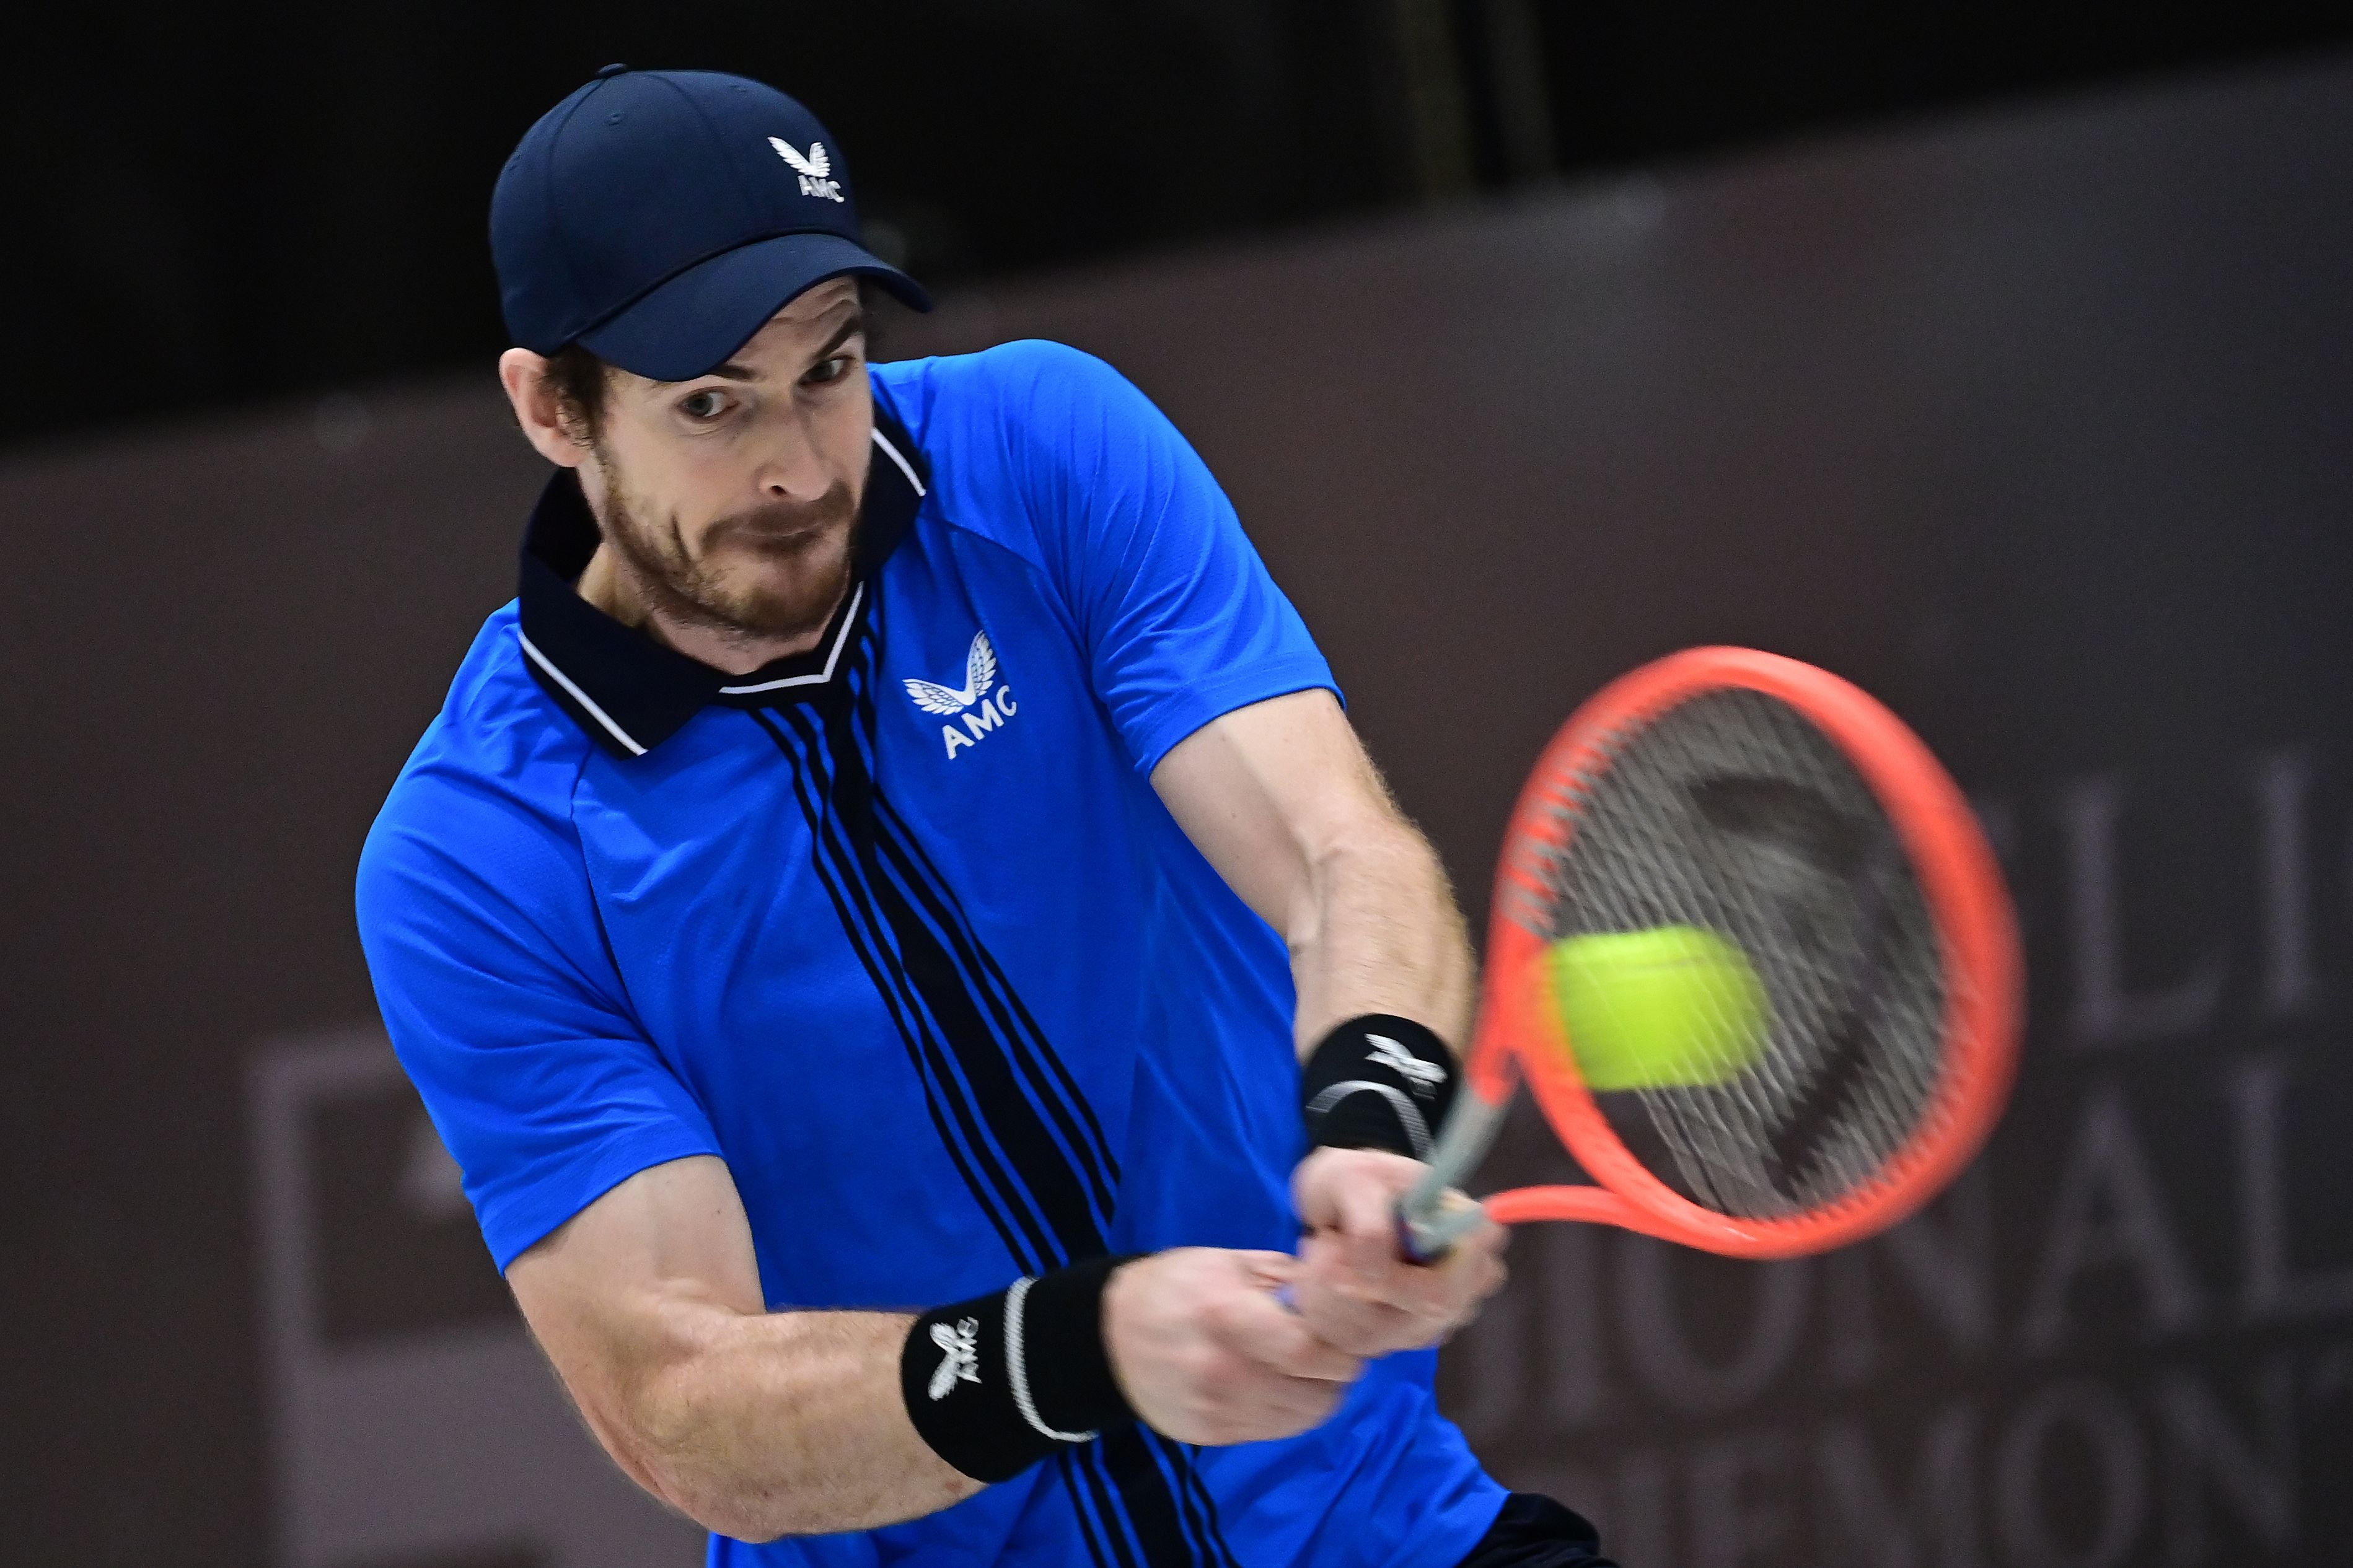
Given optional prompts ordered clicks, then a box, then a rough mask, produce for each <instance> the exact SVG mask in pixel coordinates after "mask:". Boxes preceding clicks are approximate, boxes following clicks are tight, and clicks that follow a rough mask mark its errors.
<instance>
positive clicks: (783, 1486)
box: [575, 1301, 980, 1541]
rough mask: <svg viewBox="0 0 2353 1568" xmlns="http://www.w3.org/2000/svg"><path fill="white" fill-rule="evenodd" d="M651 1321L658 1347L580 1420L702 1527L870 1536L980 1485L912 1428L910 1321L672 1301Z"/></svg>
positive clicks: (586, 1404) (754, 1534) (761, 1536)
mask: <svg viewBox="0 0 2353 1568" xmlns="http://www.w3.org/2000/svg"><path fill="white" fill-rule="evenodd" d="M653 1321H654V1322H655V1323H657V1324H658V1326H654V1327H649V1330H648V1332H649V1333H650V1334H656V1335H659V1337H660V1339H661V1340H662V1341H663V1343H662V1344H661V1345H659V1347H654V1346H648V1347H645V1349H646V1351H647V1352H648V1353H647V1354H646V1355H645V1356H644V1357H643V1358H642V1359H641V1360H640V1361H639V1363H638V1364H639V1365H640V1366H641V1367H643V1368H645V1370H644V1372H643V1373H642V1374H641V1375H640V1376H639V1377H638V1378H637V1379H636V1380H635V1383H634V1385H633V1386H631V1387H628V1388H627V1389H622V1390H616V1391H615V1392H614V1394H613V1395H612V1397H611V1399H610V1400H609V1401H608V1402H592V1401H591V1400H589V1399H586V1398H584V1399H583V1400H582V1401H581V1405H582V1409H583V1410H584V1412H586V1415H588V1418H589V1424H590V1426H593V1427H595V1428H596V1434H597V1436H599V1437H600V1438H602V1439H603V1440H604V1443H605V1446H606V1447H607V1448H608V1449H610V1450H611V1451H612V1453H613V1455H614V1458H617V1459H618V1460H619V1461H620V1463H621V1465H622V1468H625V1469H627V1470H628V1472H629V1473H630V1474H631V1475H632V1476H633V1477H635V1478H636V1479H637V1480H638V1482H639V1484H641V1485H643V1486H645V1487H646V1488H647V1489H649V1490H651V1491H653V1492H654V1493H655V1494H656V1495H658V1496H659V1497H661V1498H663V1499H664V1500H667V1501H669V1502H670V1504H671V1505H672V1506H673V1507H675V1508H677V1509H679V1510H681V1511H682V1512H684V1513H685V1514H687V1515H688V1516H689V1517H691V1519H693V1520H694V1521H696V1522H697V1523H699V1524H701V1525H702V1526H703V1527H704V1528H706V1529H709V1530H713V1531H718V1532H719V1533H721V1534H723V1535H732V1536H735V1537H737V1538H739V1539H743V1540H749V1541H764V1540H770V1539H773V1538H775V1537H776V1536H779V1535H804V1534H817V1533H823V1532H828V1531H843V1530H865V1529H871V1528H872V1527H874V1526H876V1525H881V1524H888V1523H893V1522H896V1521H900V1520H905V1519H913V1518H916V1517H918V1516H919V1515H923V1514H927V1513H933V1512H935V1511H937V1510H940V1509H943V1508H945V1507H947V1506H948V1505H949V1504H950V1503H953V1502H956V1501H958V1500H962V1499H964V1498H965V1497H969V1496H970V1495H972V1494H973V1493H974V1492H976V1491H978V1490H979V1489H980V1483H979V1482H978V1481H976V1480H974V1479H971V1478H970V1477H968V1476H965V1475H963V1474H961V1473H960V1472H958V1471H957V1470H955V1468H952V1467H951V1466H949V1465H948V1464H947V1462H946V1461H945V1460H944V1459H942V1458H940V1457H939V1456H938V1455H937V1454H935V1453H934V1452H933V1451H932V1449H931V1448H930V1447H929V1446H928V1445H926V1444H925V1443H924V1441H923V1438H922V1437H921V1436H918V1435H917V1433H916V1431H915V1428H914V1426H913V1423H912V1422H910V1421H909V1419H908V1417H907V1413H906V1408H905V1405H904V1403H903V1402H902V1398H901V1394H900V1380H899V1356H900V1349H901V1346H902V1343H903V1342H905V1340H906V1337H907V1328H908V1325H909V1323H910V1322H911V1321H913V1320H912V1318H910V1317H908V1316H906V1315H904V1314H901V1313H892V1312H770V1313H744V1312H737V1311H734V1310H731V1309H728V1308H726V1307H723V1306H720V1305H718V1304H716V1303H710V1302H700V1301H680V1302H672V1303H669V1304H667V1305H666V1306H665V1307H664V1309H663V1310H661V1311H660V1312H659V1314H657V1315H655V1318H654V1320H653ZM580 1392H582V1391H578V1390H575V1394H577V1393H580ZM599 1403H604V1404H607V1407H606V1408H598V1407H597V1405H598V1404H599Z"/></svg>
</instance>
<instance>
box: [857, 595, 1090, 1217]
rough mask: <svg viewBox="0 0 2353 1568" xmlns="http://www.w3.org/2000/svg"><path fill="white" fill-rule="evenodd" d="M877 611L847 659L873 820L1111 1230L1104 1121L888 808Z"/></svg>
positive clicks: (926, 854)
mask: <svg viewBox="0 0 2353 1568" xmlns="http://www.w3.org/2000/svg"><path fill="white" fill-rule="evenodd" d="M870 626H871V627H872V628H873V631H872V635H871V637H866V638H861V639H860V646H859V647H858V649H857V652H856V653H855V655H854V656H853V658H852V668H851V672H850V676H849V681H848V685H849V687H850V689H852V690H853V691H854V692H855V694H856V695H855V702H856V709H857V716H858V731H859V738H860V740H862V741H863V742H864V751H863V755H864V757H865V758H866V760H867V765H868V768H869V770H870V772H871V773H873V774H874V775H876V776H875V784H874V806H875V811H876V815H877V817H878V820H879V822H880V824H881V827H882V828H883V829H884V833H883V836H882V841H883V842H884V843H885V844H887V845H889V846H890V847H892V849H893V851H894V852H895V853H896V854H898V855H899V856H901V857H902V875H903V876H904V877H905V878H906V879H907V882H908V884H909V887H910V889H912V890H913V891H914V892H915V893H916V895H917V897H918V898H919V899H920V900H922V901H923V904H924V906H925V910H926V912H927V913H928V915H929V916H930V918H931V920H932V921H933V922H934V925H935V926H936V927H937V928H938V930H939V931H940V932H941V934H942V935H943V937H944V939H945V940H946V941H947V942H948V943H949V944H950V946H951V948H952V949H953V950H954V952H955V954H956V956H957V957H958V958H959V959H960V960H961V961H962V963H963V964H964V967H965V972H966V973H967V974H968V975H970V976H971V979H972V981H973V982H974V984H973V985H972V987H971V989H972V990H973V993H974V994H975V995H976V996H977V997H978V999H979V1000H980V1002H981V1003H982V1005H984V1006H985V1007H986V1008H987V1010H988V1012H989V1013H990V1015H991V1022H992V1023H993V1024H994V1025H995V1026H996V1033H997V1038H998V1039H999V1040H1000V1041H1001V1042H1003V1044H1004V1046H1005V1047H1006V1049H1007V1050H1008V1053H1010V1055H1011V1057H1012V1059H1013V1062H1014V1065H1015V1067H1016V1068H1017V1069H1018V1071H1019V1072H1020V1074H1021V1076H1022V1077H1023V1079H1024V1080H1025V1081H1026V1082H1027V1083H1028V1085H1029V1091H1030V1094H1031V1096H1032V1098H1034V1099H1035V1100H1038V1101H1039V1104H1040V1105H1042V1106H1043V1107H1045V1109H1046V1111H1047V1114H1048V1116H1049V1118H1050V1120H1051V1121H1053V1122H1054V1124H1055V1126H1056V1128H1057V1129H1058V1131H1060V1132H1061V1134H1062V1138H1063V1141H1064V1142H1065V1143H1066V1144H1067V1146H1068V1147H1069V1148H1070V1150H1071V1152H1072V1153H1073V1154H1075V1155H1076V1156H1077V1158H1078V1162H1079V1165H1080V1169H1081V1172H1082V1174H1083V1175H1084V1176H1085V1178H1086V1180H1087V1183H1088V1185H1089V1187H1090V1188H1091V1189H1092V1194H1093V1197H1094V1200H1095V1205H1096V1209H1097V1212H1098V1215H1099V1218H1100V1221H1101V1223H1102V1225H1103V1226H1104V1227H1106V1228H1107V1227H1108V1226H1109V1225H1110V1222H1111V1212H1112V1208H1113V1203H1114V1201H1115V1200H1114V1197H1113V1188H1114V1187H1115V1185H1116V1184H1117V1182H1118V1180H1119V1162H1118V1161H1117V1159H1116V1158H1115V1157H1114V1156H1113V1153H1112V1150H1111V1144H1110V1141H1109V1140H1108V1139H1107V1138H1105V1137H1104V1135H1103V1123H1102V1122H1101V1121H1099V1120H1098V1119H1097V1118H1096V1116H1095V1112H1094V1107H1093V1106H1092V1104H1090V1103H1089V1102H1088V1100H1087V1097H1086V1095H1085V1093H1084V1092H1083V1091H1082V1090H1081V1089H1080V1088H1079V1086H1078V1083H1077V1080H1076V1079H1073V1078H1072V1077H1071V1073H1070V1069H1069V1068H1066V1067H1065V1066H1064V1065H1063V1063H1062V1059H1061V1057H1060V1054H1059V1053H1057V1052H1056V1051H1055V1049H1054V1047H1053V1044H1052V1042H1050V1040H1048V1039H1047V1038H1046V1032H1045V1031H1044V1030H1043V1029H1041V1028H1039V1026H1038V1021H1037V1019H1036V1018H1035V1017H1034V1016H1032V1015H1031V1014H1030V1012H1029V1005H1027V1004H1026V1003H1024V1002H1023V1001H1022V1000H1021V994H1020V992H1019V991H1018V990H1017V989H1015V987H1014V985H1013V983H1012V982H1011V981H1010V980H1008V978H1007V977H1006V974H1005V971H1004V969H1003V968H1002V967H1001V966H1000V965H999V964H998V963H997V955H996V954H995V953H994V952H990V951H989V948H988V944H987V942H983V941H982V940H981V939H980V935H979V933H978V932H977V931H975V930H974V929H973V927H972V922H971V921H970V919H969V918H967V917H966V916H965V912H964V906H963V902H962V900H959V899H958V898H957V897H956V895H955V888H954V887H953V885H952V884H951V883H950V882H949V880H948V879H947V878H946V877H944V875H942V874H941V872H940V869H939V866H938V864H937V863H936V862H935V861H934V860H933V859H932V857H931V852H930V850H929V849H927V848H926V847H924V844H923V836H922V835H920V834H918V833H916V832H915V831H914V830H913V828H912V827H910V826H908V824H907V821H906V818H905V817H904V816H902V815H901V814H900V813H899V811H898V809H897V808H896V807H895V806H893V805H892V804H891V799H890V795H889V793H888V792H887V791H885V790H884V789H883V788H882V786H881V779H880V777H879V774H880V767H879V764H878V763H876V762H875V761H874V758H875V757H876V756H877V754H878V753H877V749H876V742H875V730H876V726H877V718H876V711H875V701H874V692H875V689H876V687H877V685H878V684H879V683H880V677H879V675H878V674H877V672H876V666H877V665H878V664H879V662H880V659H881V651H880V643H881V636H882V633H881V614H880V610H879V606H878V609H877V612H876V614H875V615H874V616H872V617H871V618H870Z"/></svg>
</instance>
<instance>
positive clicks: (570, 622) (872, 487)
mask: <svg viewBox="0 0 2353 1568" xmlns="http://www.w3.org/2000/svg"><path fill="white" fill-rule="evenodd" d="M930 473H931V470H930V466H929V465H928V464H926V463H925V462H924V460H923V454H922V453H921V452H920V451H918V450H916V447H915V444H914V442H913V440H911V439H909V437H908V436H907V432H906V429H905V427H904V426H902V425H900V423H899V422H898V421H897V420H896V419H893V418H892V417H891V416H890V415H889V413H888V412H886V411H885V410H884V409H883V408H882V406H881V405H880V404H877V405H875V409H874V447H873V455H872V457H871V459H870V461H869V463H868V465H867V471H866V493H865V499H864V500H863V501H862V502H861V504H860V513H859V530H858V543H857V547H856V548H857V557H856V561H855V563H854V564H853V567H852V570H851V574H850V588H849V593H848V594H847V595H844V596H843V598H842V602H841V604H840V605H839V607H838V608H837V609H835V611H834V612H833V618H832V620H830V621H828V623H827V624H826V628H825V635H824V636H823V637H819V638H818V642H817V646H816V647H812V648H810V649H809V650H808V651H807V653H799V654H795V655H793V656H792V657H791V658H780V659H777V660H776V661H775V662H773V663H771V664H768V665H765V666H763V667H762V668H759V669H756V670H754V671H753V672H752V673H751V674H749V675H729V674H727V673H725V672H724V671H722V670H718V669H713V668H712V667H711V666H709V665H707V664H704V663H702V661H700V660H698V659H692V658H687V657H686V655H684V654H682V653H680V652H679V651H677V650H676V649H675V648H670V647H663V646H662V645H661V644H660V643H658V642H656V641H655V640H654V639H653V638H651V637H648V636H647V635H646V634H645V633H643V632H641V631H639V630H638V629H637V628H636V627H634V626H623V625H622V624H621V623H620V622H618V621H617V620H615V619H613V617H612V616H608V615H607V614H606V613H605V612H604V611H602V610H600V609H598V608H597V607H596V605H592V604H590V603H589V602H588V601H587V600H586V599H584V598H582V597H581V596H580V595H579V592H578V590H577V588H576V586H575V584H578V582H579V581H580V574H581V573H582V572H584V571H585V570H586V569H587V565H588V558H589V557H590V556H591V555H594V554H595V553H596V545H597V543H598V540H599V535H598V533H597V530H596V517H595V515H594V514H593V513H591V512H590V511H589V510H588V501H587V498H586V497H585V496H584V495H582V493H581V490H580V479H579V476H578V475H577V474H576V473H575V472H574V471H573V470H572V469H570V468H560V469H558V470H557V471H556V473H555V475H554V478H552V479H549V480H548V482H547V488H546V489H543V490H542V491H541V492H540V497H539V503H538V505H536V506H534V507H533V509H532V513H531V523H530V526H529V527H528V528H527V529H526V530H525V531H524V533H523V542H522V582H521V584H520V585H519V587H518V589H517V594H516V596H517V598H518V599H519V600H520V601H521V616H522V652H523V662H524V663H525V664H526V665H527V666H529V667H530V669H531V673H532V679H534V680H536V681H538V682H539V684H540V687H541V689H543V690H544V691H546V693H547V694H548V695H549V696H550V697H552V698H554V700H555V701H556V703H557V704H558V706H560V707H562V708H563V709H564V710H565V712H566V713H568V714H570V715H571V716H572V718H573V720H574V721H575V722H577V723H578V724H579V725H580V727H581V728H582V729H584V730H586V731H588V733H589V734H591V735H593V736H594V737H596V741H597V742H598V743H599V744H601V745H602V746H604V747H605V749H606V750H607V751H608V752H613V753H614V754H615V755H617V756H624V757H637V756H643V755H644V754H645V753H646V752H649V751H651V750H653V749H654V748H655V747H656V746H659V745H660V744H661V743H662V742H664V741H667V740H668V739H670V737H671V736H672V735H674V734H676V733H678V731H680V730H681V729H683V728H685V726H686V721H688V720H690V719H691V718H693V717H694V716H695V715H696V714H697V713H699V712H701V711H702V710H703V709H704V708H705V707H707V706H709V705H710V704H712V703H714V702H716V703H722V704H727V705H731V706H735V707H765V706H773V705H775V704H777V703H782V702H795V701H799V700H804V699H806V698H808V697H812V696H815V695H816V694H817V693H818V692H819V691H822V690H824V689H827V688H828V687H829V686H830V685H831V684H832V683H833V682H834V681H835V680H837V679H843V677H844V674H845V672H844V670H843V668H842V653H843V650H844V649H845V648H846V647H848V646H849V639H850V638H851V637H852V636H854V635H855V633H856V630H857V626H858V623H859V621H860V618H861V617H862V616H865V614H866V613H867V608H868V604H869V600H870V599H871V594H872V588H871V584H872V582H873V578H874V574H875V573H876V572H877V571H878V570H879V569H880V568H881V564H882V563H883V562H884V561H885V560H887V559H889V557H890V554H891V552H892V550H893V549H895V548H896V547H897V546H898V543H899V541H900V539H901V537H902V536H903V535H904V534H905V533H906V531H907V529H908V526H909V525H910V524H911V523H913V521H914V519H915V510H916V509H917V508H918V507H919V506H921V505H922V504H923V496H924V493H925V491H926V490H927V489H928V488H929V481H930Z"/></svg>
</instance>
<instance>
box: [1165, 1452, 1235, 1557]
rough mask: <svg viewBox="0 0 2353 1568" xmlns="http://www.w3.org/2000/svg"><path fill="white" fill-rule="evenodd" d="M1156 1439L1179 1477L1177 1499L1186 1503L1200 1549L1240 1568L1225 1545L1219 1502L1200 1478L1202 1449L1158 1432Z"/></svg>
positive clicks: (1187, 1514) (1186, 1516)
mask: <svg viewBox="0 0 2353 1568" xmlns="http://www.w3.org/2000/svg"><path fill="white" fill-rule="evenodd" d="M1153 1440H1154V1441H1155V1442H1156V1443H1158V1444H1159V1445H1160V1450H1161V1452H1162V1453H1164V1454H1166V1456H1167V1457H1168V1468H1170V1469H1171V1470H1172V1471H1174V1472H1175V1473H1176V1492H1177V1498H1178V1500H1180V1501H1181V1502H1182V1503H1183V1504H1184V1508H1185V1522H1186V1523H1187V1525H1188V1526H1190V1527H1191V1529H1192V1531H1193V1539H1194V1540H1195V1541H1196V1542H1198V1543H1199V1544H1200V1547H1201V1550H1202V1551H1203V1552H1206V1553H1208V1555H1209V1556H1210V1557H1211V1558H1212V1559H1214V1560H1215V1561H1216V1562H1218V1563H1223V1564H1224V1565H1225V1568H1240V1564H1238V1563H1236V1562H1235V1561H1234V1552H1233V1548H1232V1547H1230V1546H1228V1545H1227V1544H1226V1531H1225V1527H1224V1526H1223V1525H1221V1524H1219V1522H1218V1502H1217V1500H1216V1499H1215V1498H1213V1497H1211V1496H1210V1495H1209V1488H1208V1483H1207V1482H1205V1481H1204V1480H1202V1479H1201V1469H1200V1466H1199V1465H1198V1464H1197V1463H1196V1462H1195V1461H1196V1459H1197V1458H1198V1456H1199V1454H1200V1451H1201V1450H1200V1449H1199V1448H1198V1447H1196V1446H1195V1445H1193V1444H1191V1443H1179V1442H1176V1440H1174V1439H1173V1438H1168V1437H1163V1436H1159V1435H1158V1434H1157V1433H1155V1434H1154V1435H1153Z"/></svg>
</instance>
